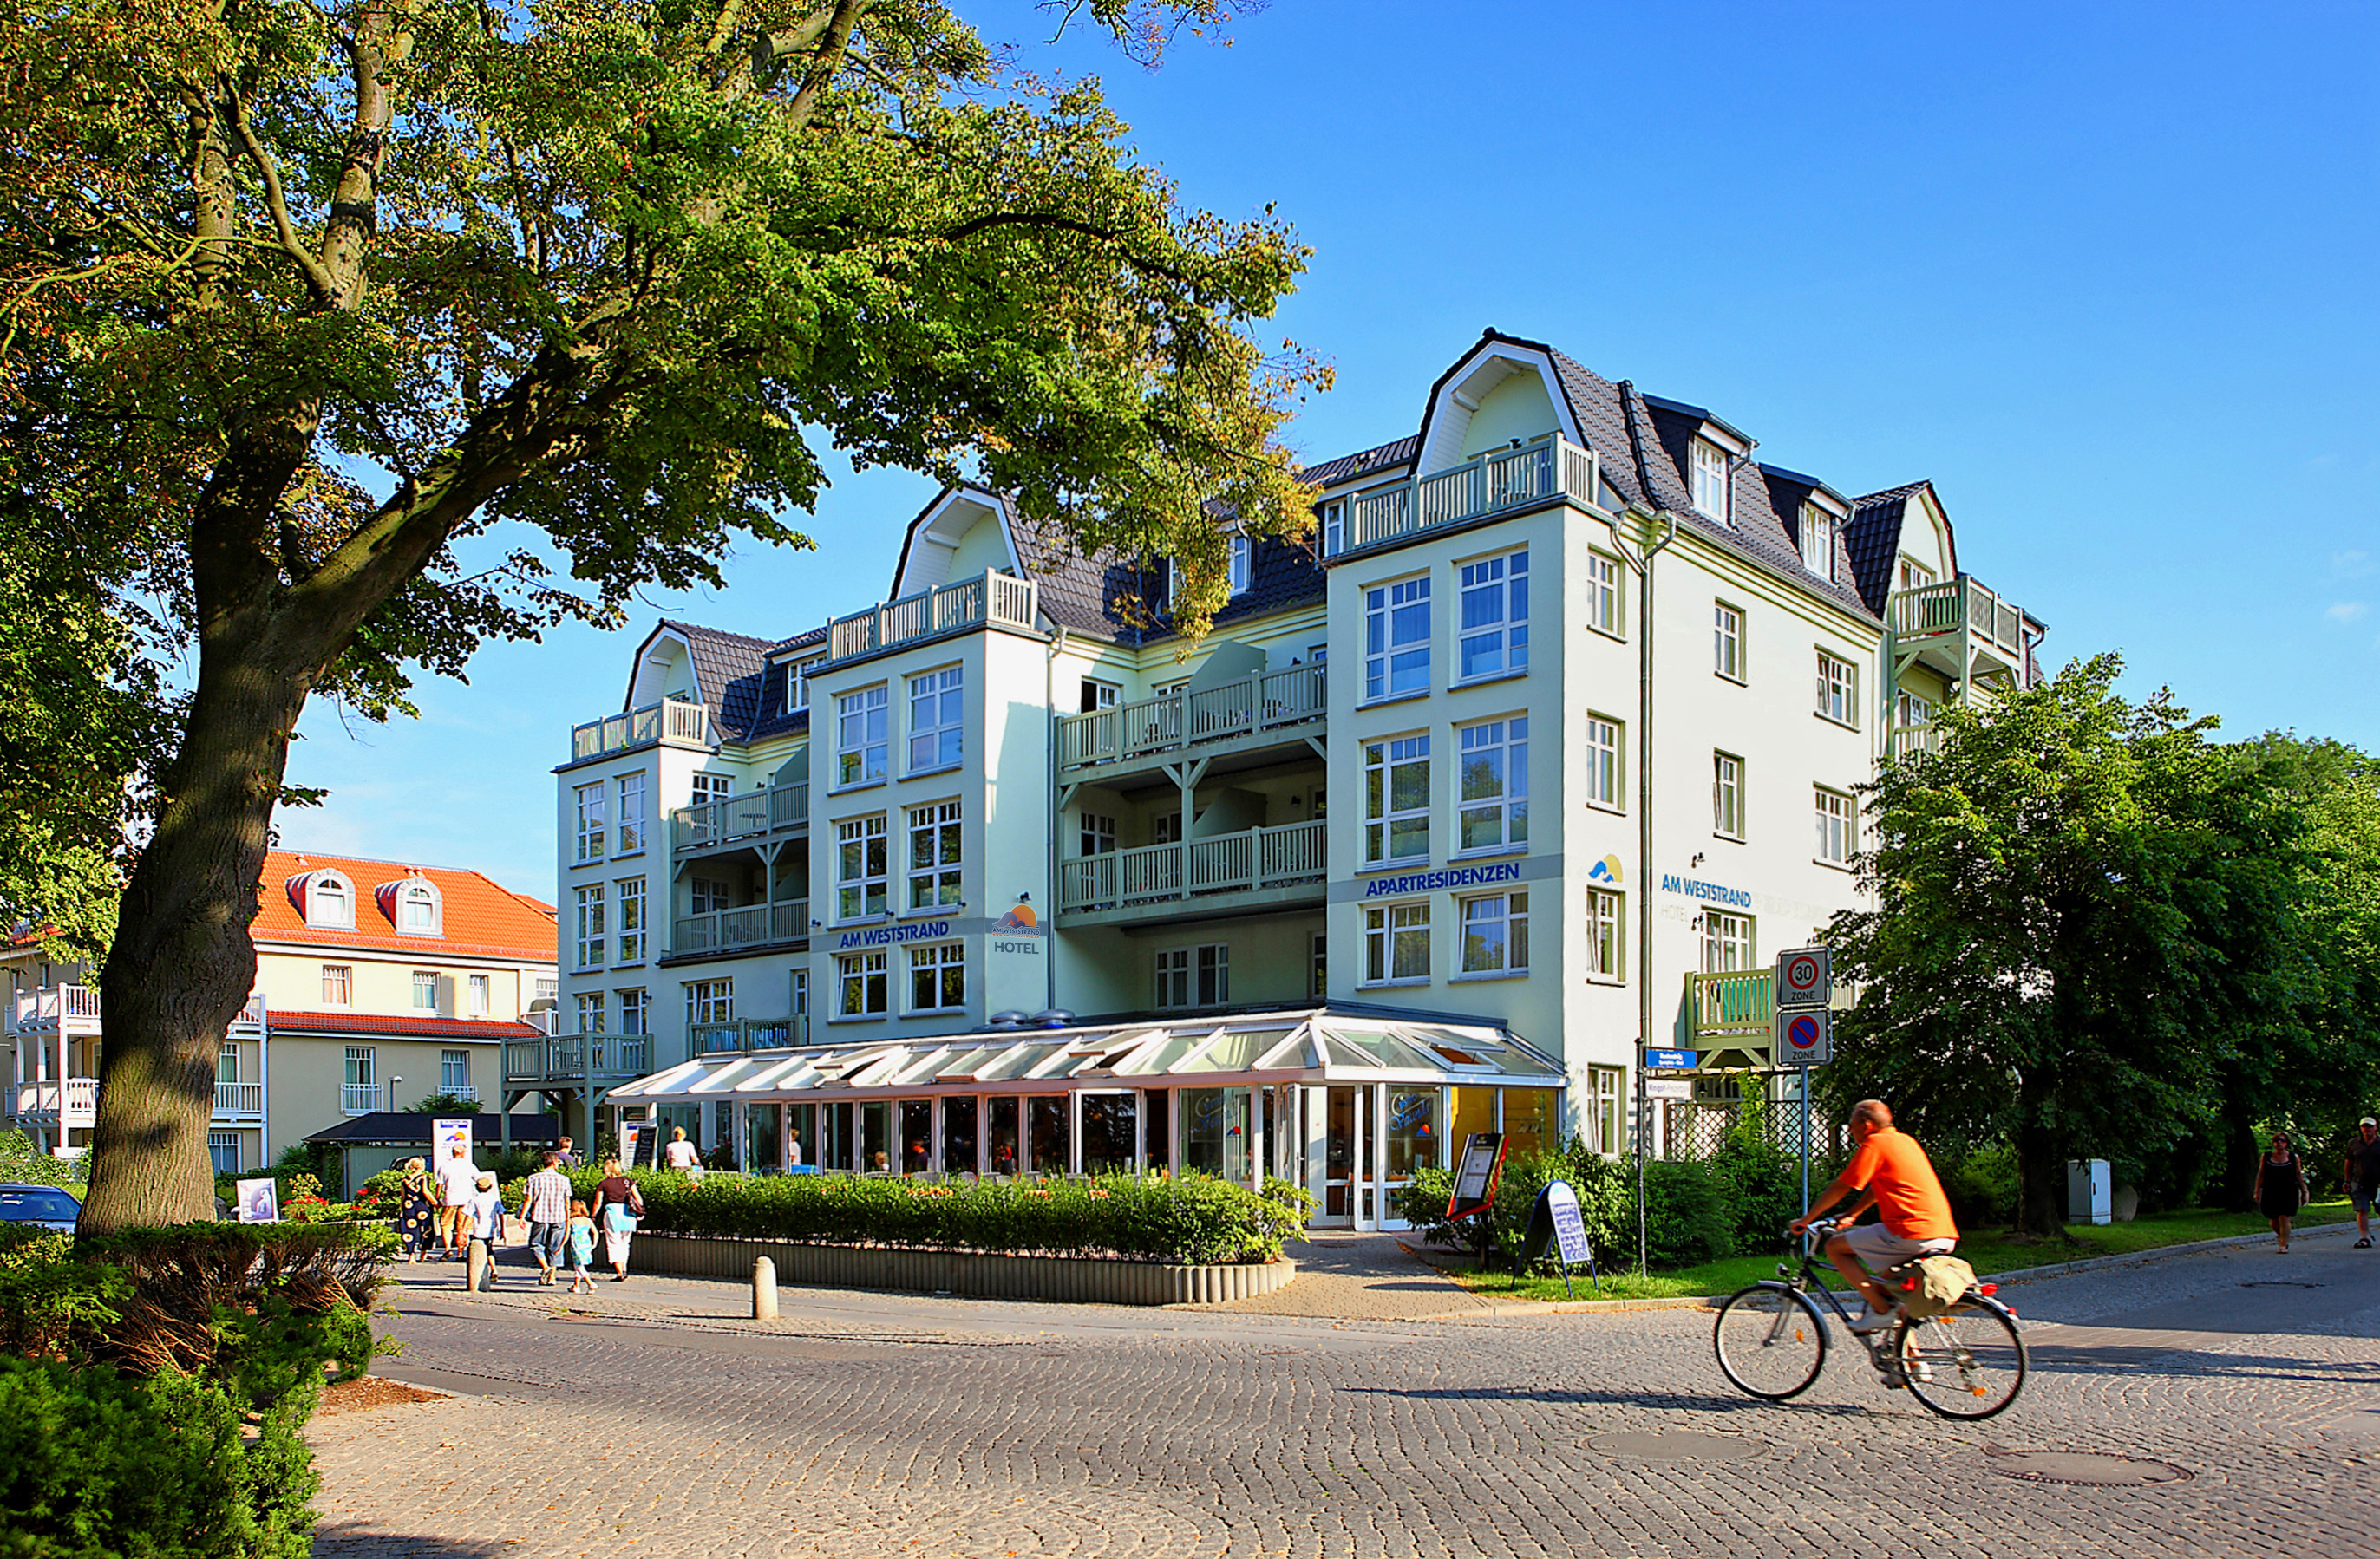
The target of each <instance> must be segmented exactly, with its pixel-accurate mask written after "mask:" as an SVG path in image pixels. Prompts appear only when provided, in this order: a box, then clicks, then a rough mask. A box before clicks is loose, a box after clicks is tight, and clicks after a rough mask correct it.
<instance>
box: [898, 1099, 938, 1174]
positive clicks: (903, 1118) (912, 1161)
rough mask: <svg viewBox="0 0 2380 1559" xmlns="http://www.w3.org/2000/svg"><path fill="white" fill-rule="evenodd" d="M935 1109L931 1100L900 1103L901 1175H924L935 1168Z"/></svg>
mask: <svg viewBox="0 0 2380 1559" xmlns="http://www.w3.org/2000/svg"><path fill="white" fill-rule="evenodd" d="M933 1107H934V1106H933V1101H932V1100H930V1099H904V1100H902V1101H901V1103H900V1106H899V1110H900V1122H901V1173H903V1174H904V1175H922V1174H924V1173H926V1172H927V1171H928V1170H929V1169H931V1168H932V1167H933V1166H934V1162H933V1131H934V1127H933V1119H932V1115H931V1112H932V1110H933Z"/></svg>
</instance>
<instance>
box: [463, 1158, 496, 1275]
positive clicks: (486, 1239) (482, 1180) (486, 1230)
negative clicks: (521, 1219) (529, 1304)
mask: <svg viewBox="0 0 2380 1559" xmlns="http://www.w3.org/2000/svg"><path fill="white" fill-rule="evenodd" d="M476 1185H477V1189H476V1190H474V1191H473V1192H472V1194H471V1200H470V1201H469V1202H466V1203H464V1206H463V1238H464V1239H467V1240H468V1241H469V1242H470V1245H471V1246H474V1247H477V1249H474V1250H470V1251H469V1254H470V1255H473V1256H477V1257H479V1258H480V1287H482V1288H492V1287H495V1286H496V1247H497V1246H499V1245H501V1244H503V1243H504V1197H503V1196H502V1195H501V1194H499V1193H498V1192H497V1190H496V1178H495V1177H494V1176H493V1175H491V1174H488V1173H486V1172H484V1171H482V1172H481V1174H480V1177H479V1178H478V1180H477V1182H476ZM467 1260H468V1258H467ZM463 1270H464V1273H465V1275H466V1277H465V1281H467V1282H468V1280H469V1278H468V1274H469V1272H470V1270H471V1269H470V1267H469V1266H468V1264H467V1265H466V1266H465V1267H464V1269H463Z"/></svg>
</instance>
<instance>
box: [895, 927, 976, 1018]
mask: <svg viewBox="0 0 2380 1559" xmlns="http://www.w3.org/2000/svg"><path fill="white" fill-rule="evenodd" d="M921 979H922V980H924V981H925V982H926V985H927V987H928V989H927V993H926V994H928V995H929V996H930V997H933V998H934V999H933V1000H932V1001H930V1002H921V1001H919V1000H918V999H917V983H918V981H919V980H921ZM953 981H955V982H956V989H955V990H953ZM965 1006H966V944H965V943H964V942H928V943H925V944H923V945H921V946H912V947H911V948H910V949H909V1010H910V1011H911V1012H912V1013H925V1012H957V1011H960V1010H963V1009H965Z"/></svg>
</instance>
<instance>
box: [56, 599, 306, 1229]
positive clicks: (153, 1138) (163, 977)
mask: <svg viewBox="0 0 2380 1559" xmlns="http://www.w3.org/2000/svg"><path fill="white" fill-rule="evenodd" d="M242 615H246V614H242ZM265 615H266V614H264V613H262V612H258V613H256V614H255V616H256V617H258V618H263V617H265ZM225 626H226V628H227V629H228V631H226V632H217V633H210V634H204V635H202V638H201V642H200V657H199V682H198V687H197V689H196V690H195V695H194V699H193V703H192V707H191V709H190V717H189V721H188V726H187V727H186V731H187V734H186V735H185V737H184V739H183V745H182V749H181V751H180V752H179V753H178V754H176V756H175V759H174V764H173V767H172V768H171V769H170V770H169V771H168V772H167V775H166V782H165V789H166V795H165V799H164V804H163V805H162V807H161V809H160V811H159V813H158V817H157V828H156V832H155V834H154V836H153V837H152V839H151V840H150V841H149V843H148V844H147V845H146V847H145V848H143V849H142V851H141V852H140V864H138V866H137V867H136V868H135V869H134V871H133V874H132V880H131V882H130V883H129V884H128V886H127V888H125V893H124V902H123V907H122V911H121V912H120V914H119V917H118V920H117V924H116V933H115V944H114V947H113V948H112V949H111V950H110V951H109V953H108V958H107V965H106V968H105V970H104V971H103V973H102V974H101V976H100V989H101V1012H102V1021H103V1025H104V1039H103V1044H102V1048H101V1057H100V1073H99V1077H100V1086H99V1114H98V1120H97V1128H96V1130H94V1131H93V1132H92V1135H91V1143H92V1149H91V1191H90V1195H89V1197H88V1198H87V1199H86V1200H85V1202H84V1203H83V1211H82V1219H81V1223H80V1225H79V1227H80V1229H81V1230H82V1231H84V1232H101V1231H106V1230H112V1229H117V1228H124V1227H132V1226H139V1225H155V1224H165V1223H180V1222H188V1221H190V1220H193V1219H200V1218H211V1217H212V1216H213V1215H214V1175H213V1170H212V1166H211V1165H210V1163H209V1161H208V1157H207V1121H208V1119H209V1118H211V1117H212V1113H213V1109H214V1079H215V1062H216V1057H217V1055H218V1053H219V1051H220V1049H221V1047H222V1044H223V1037H224V1032H225V1028H226V1027H227V1026H228V1025H229V1023H230V1022H231V1020H232V1018H233V1017H234V1016H235V1015H236V1014H237V1012H238V1011H239V1009H240V1007H241V1006H242V1005H243V1004H244V1003H245V1002H246V1001H247V1000H248V996H249V989H250V988H251V987H252V986H253V985H254V983H255V980H256V947H255V944H254V943H253V942H252V941H250V940H249V932H248V928H249V922H251V921H252V920H254V919H255V918H256V908H257V897H256V895H257V879H258V877H259V876H260V874H261V872H262V870H263V867H264V852H265V846H266V843H267V834H268V830H269V828H271V825H272V820H273V804H274V803H275V801H277V800H278V799H279V796H280V793H281V781H282V774H283V769H284V766H285V763H286V762H287V758H288V750H289V737H290V732H291V731H293V730H294V729H295V728H296V726H297V717H298V714H299V712H300V711H301V710H303V709H304V707H305V704H306V695H307V694H308V693H309V692H310V690H311V688H312V686H313V682H314V676H315V669H314V667H313V666H311V665H296V664H289V663H287V662H286V658H279V659H283V661H284V663H281V664H275V663H274V660H275V659H276V657H274V656H273V654H272V645H273V638H274V637H275V635H274V634H273V624H272V623H271V622H270V621H269V620H267V621H263V622H256V621H250V622H243V623H240V624H238V625H237V627H232V626H231V625H229V624H226V625H225Z"/></svg>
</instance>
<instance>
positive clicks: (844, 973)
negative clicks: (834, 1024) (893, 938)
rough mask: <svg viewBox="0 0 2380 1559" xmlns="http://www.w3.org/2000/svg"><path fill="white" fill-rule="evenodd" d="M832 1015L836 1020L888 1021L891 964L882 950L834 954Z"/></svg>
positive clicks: (890, 960)
mask: <svg viewBox="0 0 2380 1559" xmlns="http://www.w3.org/2000/svg"><path fill="white" fill-rule="evenodd" d="M834 990H835V994H834V1015H835V1017H836V1018H837V1019H838V1020H845V1019H860V1018H884V1017H890V1016H891V1015H892V959H891V958H889V957H888V956H886V951H885V949H882V948H873V949H862V950H861V951H858V952H856V953H837V954H836V955H835V960H834Z"/></svg>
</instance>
